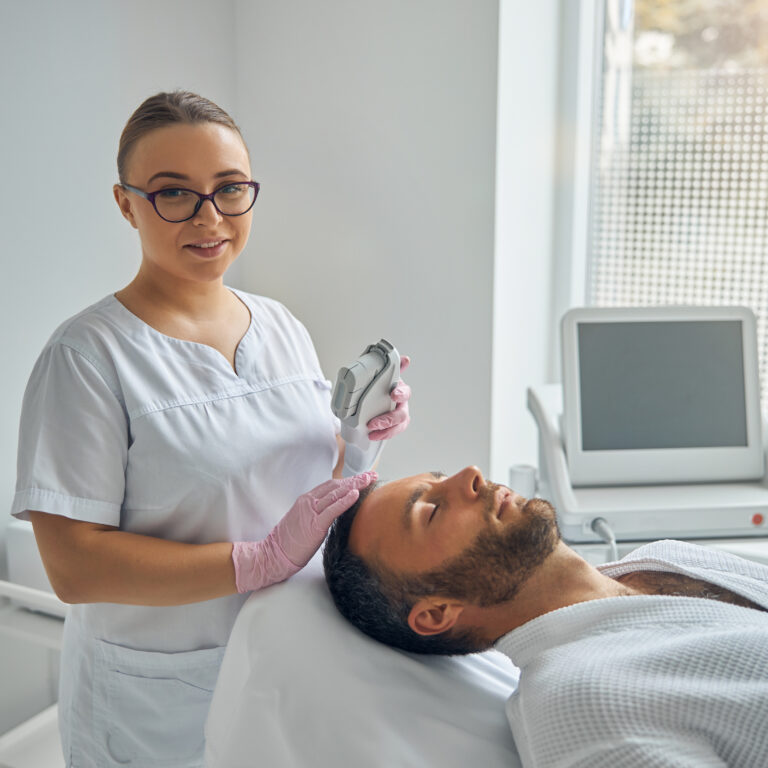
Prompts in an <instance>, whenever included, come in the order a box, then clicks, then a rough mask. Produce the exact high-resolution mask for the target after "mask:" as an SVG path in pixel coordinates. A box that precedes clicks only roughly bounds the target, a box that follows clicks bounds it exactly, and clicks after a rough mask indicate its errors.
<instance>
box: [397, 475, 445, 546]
mask: <svg viewBox="0 0 768 768" xmlns="http://www.w3.org/2000/svg"><path fill="white" fill-rule="evenodd" d="M429 474H430V475H432V477H434V478H435V480H442V479H443V478H444V477H447V475H446V474H445V472H438V471H434V472H429ZM428 490H429V486H428V485H420V486H419V487H418V488H416V489H414V491H413V493H412V494H411V495H410V496H409V497H408V499H407V500H406V502H405V504H404V505H403V525H404V526H405V529H406V530H407V531H409V530H410V529H411V523H412V520H413V516H412V514H411V513H412V512H413V506H414V504H416V502H417V501H418V500H419V499H420V498H421V497H422V496H423V495H424V494H425V493H426V492H427V491H428Z"/></svg>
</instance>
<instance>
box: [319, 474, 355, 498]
mask: <svg viewBox="0 0 768 768" xmlns="http://www.w3.org/2000/svg"><path fill="white" fill-rule="evenodd" d="M362 476H363V475H354V476H353V477H344V478H341V479H339V478H336V477H333V478H331V479H330V480H326V481H325V482H324V483H320V485H318V486H316V487H314V488H313V489H312V490H311V491H307V494H306V495H307V496H310V497H311V498H312V499H314V500H322V499H323V498H325V497H326V496H327V495H328V494H329V493H332V492H333V491H335V490H336V489H338V488H342V489H347V490H349V489H350V488H355V487H363V486H358V485H357V484H358V483H359V482H360V478H362ZM366 485H367V483H366Z"/></svg>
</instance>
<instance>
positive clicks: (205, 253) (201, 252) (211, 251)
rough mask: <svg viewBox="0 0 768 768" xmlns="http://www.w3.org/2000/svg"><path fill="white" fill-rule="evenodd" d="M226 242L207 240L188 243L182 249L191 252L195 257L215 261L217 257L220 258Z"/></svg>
mask: <svg viewBox="0 0 768 768" xmlns="http://www.w3.org/2000/svg"><path fill="white" fill-rule="evenodd" d="M227 242H229V241H227V240H207V241H205V242H200V243H189V244H188V245H185V246H184V247H185V248H186V249H187V250H189V251H192V253H194V254H195V256H200V258H203V259H215V258H216V257H217V256H221V254H222V253H223V252H224V249H225V248H226V247H227Z"/></svg>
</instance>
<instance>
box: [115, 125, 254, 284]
mask: <svg viewBox="0 0 768 768" xmlns="http://www.w3.org/2000/svg"><path fill="white" fill-rule="evenodd" d="M250 180H251V166H250V162H249V160H248V152H247V150H246V148H245V144H244V143H243V140H242V139H241V138H240V136H239V135H238V134H237V133H236V132H235V131H233V130H231V129H229V128H227V127H226V126H224V125H219V124H218V123H200V124H197V125H183V124H179V125H169V126H164V127H162V128H157V129H156V130H154V131H152V132H150V133H148V134H147V135H146V136H144V137H142V138H141V139H140V140H139V141H138V142H137V143H136V145H135V146H134V148H133V151H132V153H131V155H130V156H129V158H128V166H127V169H126V179H125V181H126V184H130V185H131V186H134V187H138V188H139V189H141V190H143V191H144V192H157V191H158V190H161V189H168V188H171V187H184V188H187V189H192V190H194V191H195V192H201V193H203V194H210V193H211V192H214V191H215V190H217V189H218V188H219V187H222V186H224V185H225V184H227V183H231V182H234V181H250ZM115 199H116V200H117V204H118V205H119V206H120V211H121V212H122V214H123V216H125V218H126V219H127V220H128V221H129V222H130V223H131V224H132V225H133V226H134V227H135V228H136V229H137V230H138V231H139V237H140V239H141V249H142V256H143V262H142V269H143V270H144V271H145V272H147V271H149V272H150V273H151V274H153V275H154V276H156V277H157V278H158V279H167V278H169V277H170V278H175V279H177V280H181V281H191V282H210V281H212V280H217V279H220V278H221V277H222V275H223V274H224V272H225V271H226V269H227V267H229V265H230V264H231V263H232V262H233V261H234V260H235V259H236V258H237V256H238V255H239V254H240V252H241V251H242V250H243V248H244V247H245V244H246V242H247V241H248V234H249V233H250V229H251V214H252V212H251V211H248V213H245V214H243V215H242V216H222V215H221V214H220V213H219V212H218V211H217V210H216V209H215V208H214V207H213V204H212V203H211V201H210V200H206V201H205V202H204V203H203V205H202V207H201V208H200V210H199V211H198V212H197V214H196V215H195V216H194V217H193V218H191V219H189V220H187V221H182V222H178V223H173V224H172V223H170V222H167V221H164V220H163V219H161V218H160V217H159V216H158V215H157V212H156V211H155V209H154V208H153V206H152V204H151V203H150V202H149V201H148V200H145V199H144V198H142V197H140V196H139V195H136V194H133V193H131V192H128V191H127V190H125V189H123V188H122V187H120V186H119V185H117V186H115ZM206 246H207V247H206Z"/></svg>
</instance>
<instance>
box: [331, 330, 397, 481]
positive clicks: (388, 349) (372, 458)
mask: <svg viewBox="0 0 768 768" xmlns="http://www.w3.org/2000/svg"><path fill="white" fill-rule="evenodd" d="M399 380H400V355H399V354H398V352H397V350H396V349H395V348H394V347H393V346H392V345H391V344H390V343H389V342H388V341H387V340H386V339H382V340H381V341H379V342H378V344H371V345H370V346H368V347H366V349H365V350H364V351H363V353H362V354H361V355H360V357H358V358H357V360H355V362H354V363H352V365H350V366H349V367H342V368H340V369H339V374H338V376H337V377H336V386H335V387H334V389H333V396H332V397H331V410H332V411H333V413H334V414H335V415H336V416H337V417H338V418H339V419H340V420H341V436H342V437H343V438H344V442H345V443H346V445H347V447H346V450H345V452H344V469H343V472H342V474H343V476H344V477H351V476H352V475H358V474H360V473H361V472H365V471H366V470H369V469H370V468H371V467H373V465H374V464H375V463H376V461H377V460H378V458H379V456H380V455H381V452H382V450H383V449H384V442H385V441H384V440H380V441H378V440H377V441H373V442H372V441H370V440H369V439H368V428H367V427H366V424H367V423H368V422H369V421H370V420H371V419H372V418H374V417H375V416H380V415H381V414H382V413H388V412H389V411H391V410H393V409H394V408H395V405H396V404H395V402H394V401H393V400H392V398H391V397H390V393H391V392H392V390H393V389H394V388H395V387H396V386H397V383H398V381H399Z"/></svg>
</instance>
